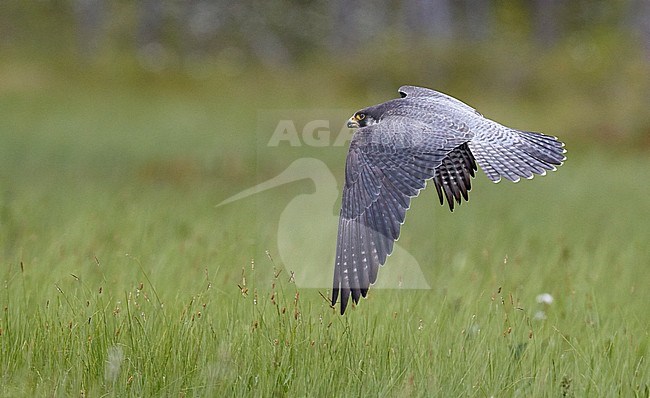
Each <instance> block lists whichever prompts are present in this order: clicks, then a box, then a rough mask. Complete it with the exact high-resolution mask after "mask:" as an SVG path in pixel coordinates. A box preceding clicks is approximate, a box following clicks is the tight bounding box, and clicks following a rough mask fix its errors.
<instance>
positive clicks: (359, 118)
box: [356, 113, 366, 120]
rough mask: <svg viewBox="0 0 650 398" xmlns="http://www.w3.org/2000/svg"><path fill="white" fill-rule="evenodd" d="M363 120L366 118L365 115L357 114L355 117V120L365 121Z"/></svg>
mask: <svg viewBox="0 0 650 398" xmlns="http://www.w3.org/2000/svg"><path fill="white" fill-rule="evenodd" d="M365 118H366V114H365V113H357V116H356V119H357V120H363V119H365Z"/></svg>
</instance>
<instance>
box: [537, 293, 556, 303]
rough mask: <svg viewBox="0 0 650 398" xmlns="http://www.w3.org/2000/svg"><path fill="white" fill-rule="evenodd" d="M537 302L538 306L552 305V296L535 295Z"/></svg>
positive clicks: (546, 294) (545, 294) (544, 294)
mask: <svg viewBox="0 0 650 398" xmlns="http://www.w3.org/2000/svg"><path fill="white" fill-rule="evenodd" d="M537 302H538V303H540V304H547V305H551V304H553V296H551V295H550V294H548V293H542V294H538V295H537Z"/></svg>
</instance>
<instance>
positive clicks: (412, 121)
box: [331, 86, 566, 314]
mask: <svg viewBox="0 0 650 398" xmlns="http://www.w3.org/2000/svg"><path fill="white" fill-rule="evenodd" d="M399 94H400V97H401V98H397V99H393V100H390V101H387V102H384V103H382V104H379V105H374V106H371V107H368V108H365V109H362V110H360V111H358V112H356V113H355V114H354V115H353V116H352V117H351V118H350V119H349V120H348V122H347V126H348V127H349V128H355V129H357V131H356V132H355V133H354V136H353V137H352V141H351V142H350V149H349V151H348V156H347V159H346V164H345V184H344V186H343V196H342V201H341V212H340V216H339V227H338V237H337V242H336V260H335V266H334V287H333V289H332V299H331V303H332V306H334V305H335V304H336V302H337V301H338V300H339V298H340V306H341V314H343V313H345V309H346V307H347V305H348V302H349V300H350V297H351V298H352V302H353V303H354V304H358V303H359V300H360V298H361V297H366V295H367V293H368V289H369V287H370V285H372V284H373V283H375V282H376V281H377V273H378V271H379V266H381V265H384V263H385V262H386V259H387V257H388V256H389V255H390V254H391V252H392V251H393V244H394V243H395V241H396V240H397V238H398V237H399V233H400V228H401V226H402V224H403V223H404V218H405V216H406V210H407V209H408V208H409V206H410V203H411V198H413V197H415V196H417V195H418V193H419V192H420V191H421V190H422V189H424V188H425V186H426V182H427V181H428V180H433V183H434V185H435V187H436V191H437V193H438V199H439V200H440V204H441V205H444V202H445V201H446V202H447V205H448V206H449V210H451V211H453V210H454V206H455V205H456V204H458V205H460V204H461V203H462V201H463V199H464V200H465V201H467V200H469V195H468V194H469V191H470V189H471V180H472V178H473V177H474V174H475V172H476V171H477V170H478V166H480V167H481V169H482V170H483V172H484V173H485V174H486V175H487V177H488V178H489V179H490V180H491V181H493V182H495V183H496V182H499V181H500V180H501V178H502V177H503V178H505V179H507V180H510V181H513V182H517V181H519V180H520V179H521V177H524V178H526V179H531V178H533V176H534V175H545V174H546V171H547V170H552V171H554V170H556V168H557V166H561V165H562V163H563V162H564V160H566V157H565V156H564V153H566V150H565V149H564V143H563V142H561V141H559V140H558V139H557V137H553V136H548V135H545V134H541V133H534V132H529V131H520V130H515V129H512V128H509V127H506V126H503V125H501V124H499V123H497V122H495V121H493V120H490V119H488V118H485V117H484V116H483V115H481V114H480V113H479V112H477V111H476V110H475V109H474V108H472V107H470V106H469V105H467V104H465V103H464V102H462V101H460V100H457V99H456V98H453V97H450V96H448V95H446V94H443V93H440V92H438V91H434V90H431V89H428V88H423V87H415V86H402V87H400V88H399Z"/></svg>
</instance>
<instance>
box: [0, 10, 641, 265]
mask: <svg viewBox="0 0 650 398" xmlns="http://www.w3.org/2000/svg"><path fill="white" fill-rule="evenodd" d="M648 21H650V6H649V5H648V3H647V2H646V1H641V0H639V1H616V2H611V1H575V2H570V3H565V2H560V1H533V2H500V1H483V2H471V1H464V2H453V1H440V0H437V1H413V2H407V3H404V4H402V3H400V2H394V1H379V2H367V1H361V2H355V3H353V4H350V3H348V2H345V1H340V0H339V1H332V2H319V1H287V2H266V1H254V0H253V1H199V0H195V1H183V2H180V1H153V0H147V1H139V2H130V1H115V2H109V1H102V0H77V1H64V0H51V1H38V2H22V1H14V0H9V1H3V2H2V4H1V5H0V54H1V55H0V139H1V143H2V144H1V145H0V178H1V180H0V181H1V182H0V184H1V187H0V188H1V189H0V200H1V203H2V206H3V207H2V212H0V222H1V223H2V224H1V225H2V239H3V246H4V256H5V259H4V260H3V261H4V262H5V263H9V264H13V265H14V266H15V265H17V264H18V263H19V262H20V261H24V262H33V261H34V259H33V258H32V257H30V253H38V251H30V248H32V247H31V246H33V245H35V244H37V243H36V242H41V244H43V245H47V243H43V242H44V241H45V242H47V239H45V238H42V237H41V238H40V239H39V238H38V237H39V236H42V235H39V234H38V233H36V232H34V228H36V229H39V228H41V229H42V231H48V232H49V233H52V234H55V235H56V234H58V236H62V235H61V234H63V233H65V229H66V228H70V224H71V223H72V224H74V221H71V220H75V219H77V218H75V217H78V218H79V220H80V221H77V223H79V224H85V223H87V222H88V221H87V220H88V216H90V217H91V218H92V217H95V220H96V221H97V225H96V226H95V228H100V226H101V228H103V229H102V230H101V231H100V232H96V235H94V234H92V233H91V234H90V235H88V234H84V236H83V238H85V239H88V240H89V242H87V243H86V244H84V245H83V247H84V248H85V249H84V250H85V254H84V255H85V256H86V258H85V259H84V260H83V261H87V260H88V258H90V259H92V257H93V256H98V257H99V255H98V253H101V252H102V250H103V249H105V247H106V245H107V243H106V239H109V238H110V240H111V241H114V244H115V245H116V246H115V247H118V248H120V250H123V251H125V252H127V251H128V250H129V249H127V248H126V247H124V245H126V246H134V245H135V243H133V242H126V243H125V242H121V241H120V239H119V235H120V230H121V229H122V228H124V225H122V224H120V225H116V226H114V230H111V227H110V220H105V219H102V217H101V214H102V212H103V210H101V209H102V207H101V206H102V204H103V206H108V207H111V206H112V207H117V208H118V210H119V211H122V210H123V212H122V213H120V214H128V208H129V205H133V206H134V208H137V210H133V211H134V212H138V213H141V212H142V209H141V208H140V207H138V206H136V205H134V204H133V203H134V202H138V203H140V204H141V205H142V206H144V207H145V208H147V206H150V211H152V212H160V214H163V215H166V217H168V218H170V217H172V218H173V219H174V221H173V222H172V224H174V223H176V224H178V225H176V224H174V225H175V226H174V227H173V228H174V229H173V231H175V232H174V233H177V234H178V236H180V237H187V236H192V231H194V228H196V224H195V221H193V220H184V219H183V206H184V204H183V203H177V201H178V198H182V197H183V195H185V194H190V193H191V194H192V195H201V202H200V205H199V206H200V208H201V209H203V210H202V212H201V213H200V215H197V216H196V217H197V218H199V217H200V218H201V219H202V220H205V222H206V225H213V228H214V230H209V229H208V227H207V226H206V233H205V234H206V235H209V234H211V233H212V234H214V238H213V239H214V240H215V242H212V243H214V244H215V245H217V243H216V242H217V241H218V242H219V243H218V244H219V245H225V246H226V247H229V248H230V249H228V250H230V251H231V252H232V254H233V255H234V256H235V257H236V258H238V259H239V260H241V261H247V260H246V259H248V258H250V257H253V255H252V253H253V251H254V250H255V249H254V247H256V246H257V244H256V243H255V241H254V239H251V240H237V239H238V237H240V235H238V233H237V232H233V230H234V229H236V227H233V225H239V223H238V222H237V220H236V218H237V217H243V216H242V215H239V216H238V215H236V214H232V212H230V213H228V212H225V213H224V212H223V211H222V210H215V209H214V205H216V204H217V203H219V202H220V201H221V200H223V199H225V198H226V197H228V196H230V195H232V194H234V193H236V192H238V191H239V190H241V189H243V188H245V187H249V186H251V185H253V184H254V183H256V182H259V181H264V180H266V179H268V178H270V177H272V176H274V175H276V174H278V173H279V172H281V171H282V170H283V169H284V168H286V167H287V165H288V164H289V163H290V161H291V160H292V159H294V158H298V157H305V156H312V157H317V158H319V159H322V160H324V161H325V162H326V163H327V164H328V165H329V166H330V168H331V169H332V171H333V173H334V174H335V175H336V176H337V178H338V181H339V184H340V183H341V176H342V169H343V164H344V159H345V152H346V148H345V147H344V146H333V145H330V146H326V147H309V146H306V145H301V146H300V147H290V146H289V145H284V144H283V145H279V146H278V147H273V148H269V147H267V146H266V144H267V142H268V139H269V137H270V134H271V133H272V132H273V131H272V129H273V128H274V125H273V120H271V121H270V122H269V123H262V122H261V121H262V120H264V121H267V122H268V121H269V115H275V114H277V115H278V118H281V117H282V115H284V114H288V115H301V114H303V115H304V114H309V115H312V117H315V118H317V117H318V116H319V115H320V114H322V115H323V116H322V117H323V118H324V119H327V120H331V122H332V126H336V127H332V130H333V131H334V132H337V131H339V127H338V126H341V125H342V123H343V122H344V120H345V118H347V117H348V115H350V114H352V113H353V112H354V111H356V110H357V109H360V108H363V107H365V106H368V105H370V104H375V103H378V102H381V101H384V100H387V99H390V98H394V97H395V96H396V89H397V88H398V87H399V86H400V85H402V84H414V85H422V86H427V87H431V88H434V89H437V90H440V91H443V92H446V93H449V94H451V95H453V96H455V97H458V98H460V99H462V100H464V101H466V102H467V103H469V104H470V105H472V106H474V107H476V108H477V109H478V110H479V111H480V112H482V113H483V114H484V115H486V116H487V117H490V118H492V119H495V120H498V121H500V122H502V123H504V124H506V125H508V126H511V127H514V128H520V129H527V130H534V131H542V132H545V133H548V134H553V135H557V136H559V137H561V139H562V140H564V141H565V142H566V143H567V148H568V150H569V153H568V156H569V162H579V161H580V159H588V161H590V162H593V167H595V168H599V167H607V164H608V162H618V161H619V159H622V158H627V159H629V160H627V161H630V162H634V161H635V160H634V159H644V158H645V157H647V153H648V150H649V149H650V138H649V137H650V117H648V110H647V106H648V104H649V103H650V28H649V26H648V25H649V23H648ZM283 110H288V111H286V112H285V111H283ZM332 115H335V116H332ZM271 119H272V117H271ZM337 123H338V124H337ZM285 144H286V143H285ZM601 161H602V162H601ZM569 164H570V163H569ZM565 167H566V166H565ZM628 177H629V178H636V179H637V180H638V182H641V181H643V179H644V178H645V177H643V170H640V171H639V175H638V176H625V178H628ZM482 178H483V177H482V176H480V178H479V179H482ZM554 178H555V177H554ZM478 184H482V182H478ZM572 184H580V182H579V181H574V182H572ZM291 189H293V188H291V187H289V188H287V190H288V191H286V192H284V194H285V195H286V197H287V198H289V197H290V196H291V195H295V193H296V192H300V191H301V190H304V189H305V187H298V188H296V189H295V190H294V191H291ZM600 192H602V195H605V196H606V195H610V194H611V189H610V188H609V187H605V186H603V187H602V189H601V191H600ZM165 195H168V196H167V197H168V198H170V199H169V203H165V202H164V198H165ZM194 197H195V196H192V198H194ZM262 200H264V202H265V204H264V206H267V207H269V208H270V209H271V210H268V212H269V213H273V211H275V213H273V214H275V215H277V213H278V212H280V211H281V210H282V208H283V206H284V205H285V204H286V203H287V202H286V200H285V201H282V200H278V201H268V200H265V199H264V198H263V199H262ZM140 201H141V202H140ZM193 203H194V202H193ZM80 204H83V205H80ZM87 205H88V206H91V208H93V207H92V206H94V209H95V212H96V213H97V214H94V213H93V214H94V215H93V214H90V215H88V214H86V215H83V216H82V215H79V212H80V209H85V208H86V207H85V206H87ZM120 206H122V207H120ZM188 206H189V205H188ZM192 206H195V205H192ZM274 206H275V207H274ZM639 206H640V209H639V210H640V211H641V212H644V211H646V210H647V209H646V208H645V207H646V206H643V205H642V204H639ZM112 207H111V208H112ZM114 210H115V209H114ZM89 211H90V210H89ZM336 211H337V210H336V209H335V208H334V209H332V214H335V213H336ZM38 212H43V215H42V217H40V218H39V216H38ZM45 213H47V216H46V215H45ZM91 213H92V212H91ZM226 213H227V214H226ZM26 214H31V215H32V216H33V217H35V218H34V219H33V220H31V221H26V220H28V219H26ZM229 218H235V220H230V219H229ZM153 219H154V218H153V216H152V220H153ZM32 224H36V225H38V227H35V226H34V225H32ZM50 224H51V225H50ZM165 225H169V223H167V224H165ZM226 226H227V227H226ZM242 228H244V227H242ZM208 230H209V231H210V232H208ZM52 231H58V232H52ZM241 233H242V234H245V232H241ZM229 234H230V235H229ZM45 236H48V235H47V234H46V235H45ZM89 236H90V237H94V238H92V239H91V238H89ZM178 236H177V235H172V237H168V240H165V238H160V239H161V242H169V241H170V240H171V241H174V239H177V237H178ZM93 239H95V240H96V242H95V241H93ZM142 239H143V240H145V239H146V237H143V238H142ZM229 239H230V240H229ZM206 245H207V243H206ZM242 245H244V246H243V247H245V249H243V250H242ZM272 245H273V239H272V238H270V239H269V240H268V242H263V243H262V244H260V246H261V247H263V248H264V249H268V248H269V247H271V246H272ZM135 246H136V247H137V245H135ZM248 249H250V250H251V251H248ZM106 250H107V251H110V250H108V249H106ZM215 250H217V249H215ZM218 250H224V249H223V247H220V248H219V249H218ZM80 261H81V260H80Z"/></svg>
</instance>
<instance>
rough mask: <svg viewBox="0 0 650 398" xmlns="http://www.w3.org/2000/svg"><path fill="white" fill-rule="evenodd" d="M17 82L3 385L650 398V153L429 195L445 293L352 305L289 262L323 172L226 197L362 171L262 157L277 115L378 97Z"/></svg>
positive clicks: (583, 152)
mask: <svg viewBox="0 0 650 398" xmlns="http://www.w3.org/2000/svg"><path fill="white" fill-rule="evenodd" d="M32 77H33V76H32ZM30 79H31V78H30ZM14 81H15V82H17V83H15V84H14V85H11V86H7V85H5V86H4V87H3V86H1V85H0V88H2V91H0V94H1V95H0V136H1V137H2V145H1V146H0V242H1V243H0V256H1V257H0V259H1V262H2V268H1V270H0V276H1V278H2V279H1V280H2V286H1V289H0V308H1V309H2V313H1V314H0V353H1V356H0V377H1V381H0V395H1V396H7V397H15V396H88V397H94V396H147V397H152V396H343V395H347V396H350V395H351V396H360V395H367V396H441V397H443V396H444V397H454V396H478V397H491V396H498V397H502V396H518V397H544V396H549V397H558V396H559V397H573V396H575V397H580V396H585V397H586V396H595V397H611V396H621V397H648V396H649V395H650V365H649V358H648V355H649V354H650V336H649V330H650V307H649V306H648V303H650V293H649V290H648V287H649V286H650V273H648V266H649V265H650V247H649V246H648V242H650V228H649V227H648V220H649V219H650V202H649V201H648V197H650V186H648V184H647V180H648V178H647V176H646V171H647V170H648V169H650V158H649V157H648V153H647V152H643V151H638V150H628V151H625V150H622V149H621V148H615V149H613V150H608V149H607V148H605V147H602V146H601V147H599V146H596V145H594V146H591V145H586V144H585V143H584V142H581V143H576V144H574V145H572V141H571V138H572V136H571V135H570V134H567V135H566V136H563V137H562V138H565V139H566V141H567V146H568V149H569V153H568V156H569V160H568V161H567V163H566V164H565V165H564V166H562V167H561V168H560V170H559V171H558V172H557V173H550V175H548V176H546V177H543V178H535V179H534V180H532V181H523V182H521V183H518V184H510V183H507V182H502V183H500V184H498V185H494V184H492V183H490V182H489V181H487V179H486V178H485V176H483V175H482V174H479V175H478V178H477V179H476V180H475V186H474V188H473V191H472V193H471V201H470V203H468V204H463V205H462V206H460V208H458V209H457V210H456V211H455V212H454V213H453V214H450V213H449V211H448V210H447V209H446V208H443V207H441V206H439V205H438V204H437V203H436V201H437V198H436V197H435V192H434V191H433V190H427V191H425V192H424V193H423V194H422V195H420V197H418V198H417V199H415V200H414V202H413V206H412V209H411V210H410V211H409V213H408V215H407V222H406V224H405V226H404V228H403V233H402V237H401V238H400V244H401V245H402V246H404V247H407V248H408V250H409V251H410V252H411V253H412V254H413V255H414V256H415V257H416V258H417V259H418V261H419V263H420V265H421V266H422V269H423V272H424V274H425V275H426V278H427V281H428V283H429V284H430V285H431V286H432V289H430V290H408V289H402V290H399V289H398V290H386V289H374V290H371V292H370V295H369V298H368V299H366V300H363V301H362V302H361V304H360V305H359V306H358V307H355V308H351V309H350V310H349V312H348V313H347V314H346V315H345V316H340V315H338V309H332V308H330V306H329V304H328V303H327V301H326V300H325V299H324V298H323V296H325V297H328V296H329V290H328V289H299V288H297V287H296V285H295V284H294V283H292V280H291V277H290V271H291V270H289V269H285V268H284V265H283V263H282V261H281V260H279V257H278V253H277V251H278V249H277V242H276V237H275V235H274V234H275V232H276V229H277V228H276V225H277V222H278V219H279V217H280V213H281V212H282V210H283V208H284V207H285V206H286V204H287V203H288V202H289V201H290V200H291V199H292V198H293V197H295V195H297V194H298V193H301V192H303V191H308V190H309V189H310V188H309V184H306V183H304V182H297V183H295V184H291V185H289V186H287V187H286V188H284V189H280V190H273V191H268V192H266V193H264V194H261V195H262V196H261V198H260V199H259V201H262V202H263V203H265V204H266V205H265V207H264V209H265V211H263V212H260V211H259V203H258V202H256V201H255V200H253V201H248V202H246V201H242V202H240V203H237V204H234V205H233V206H230V207H227V208H224V207H215V206H216V205H217V204H218V203H219V202H220V201H222V200H223V199H225V198H226V197H228V196H230V195H232V194H234V193H236V192H238V191H239V190H241V189H244V188H246V187H249V186H251V185H253V184H255V183H256V182H259V181H263V180H265V179H267V178H270V177H272V176H274V175H276V174H277V173H279V172H280V171H281V170H282V169H283V168H285V167H286V166H287V165H288V163H289V162H290V160H291V159H290V157H291V156H293V157H296V156H297V155H300V156H303V152H302V151H304V154H309V156H319V157H320V158H322V159H323V160H325V161H326V162H327V164H328V165H330V167H331V168H332V171H333V172H334V174H335V175H336V176H337V178H338V181H339V184H340V183H341V181H342V172H343V171H342V167H343V163H344V158H345V152H346V149H345V148H331V147H330V148H326V149H322V148H321V149H319V148H299V149H297V150H293V152H292V151H290V150H287V149H286V148H285V149H282V148H278V149H277V150H269V151H264V150H260V148H259V147H260V142H259V141H260V132H259V131H256V130H257V129H258V128H259V127H258V126H257V124H256V123H257V114H256V112H257V110H258V109H275V108H277V109H283V108H298V107H303V108H312V109H318V107H322V108H325V107H328V106H329V108H337V109H340V108H341V107H349V108H350V111H351V112H352V111H354V110H356V109H357V108H359V107H360V106H359V105H365V104H360V103H359V102H357V101H355V100H350V99H348V100H346V101H344V102H345V103H343V104H341V103H340V99H337V98H338V97H337V94H336V93H335V92H334V91H330V92H327V93H325V94H324V95H323V96H321V97H318V98H311V99H308V98H307V97H308V96H307V95H306V94H302V93H301V92H298V91H296V90H293V91H291V90H289V92H288V94H286V95H284V96H280V97H278V96H276V95H275V93H277V92H278V91H279V90H280V87H281V84H280V83H273V82H271V83H268V82H267V83H265V84H266V86H264V87H263V88H262V89H261V92H259V93H256V96H255V97H254V98H255V99H250V98H253V96H252V94H253V89H252V88H248V89H247V88H243V92H242V91H238V92H237V93H233V94H232V95H231V96H230V97H229V100H226V99H224V96H222V95H215V91H214V90H212V88H213V87H209V86H208V87H194V88H191V89H188V90H182V89H179V87H176V86H174V85H170V86H169V87H166V88H162V89H161V88H158V89H156V88H150V87H147V85H146V84H142V86H141V87H137V88H125V87H124V86H121V85H119V84H117V85H115V86H114V85H112V84H109V83H110V82H109V83H106V82H104V83H94V82H92V81H90V80H88V81H84V80H83V77H82V78H81V81H75V82H74V84H71V82H69V81H65V82H63V83H39V80H38V79H36V80H35V83H33V82H32V80H30V82H32V83H33V84H34V85H35V86H33V87H32V86H30V85H28V84H26V83H25V84H23V83H24V82H23V83H21V80H20V76H14ZM43 81H44V82H47V81H49V80H47V79H46V78H45V77H44V78H43ZM55 81H56V80H55ZM152 86H153V87H158V86H155V85H152ZM391 95H392V93H391ZM332 103H336V104H337V105H336V106H332V105H331V104H332ZM269 104H270V105H269ZM484 113H486V114H489V112H485V111H484ZM512 113H513V114H517V112H515V111H514V110H513V111H512ZM504 114H505V111H504ZM495 117H496V116H495ZM506 122H507V120H506ZM522 123H523V121H522ZM551 123H552V122H551ZM533 126H534V125H533ZM547 127H548V126H544V128H547ZM555 127H557V126H555ZM558 129H559V128H558ZM556 133H557V134H558V135H560V136H562V131H556ZM262 146H263V142H262ZM304 156H307V155H304ZM287 159H288V160H287ZM335 213H336V208H332V214H335ZM305 222H309V219H305ZM315 230H317V226H315ZM322 245H325V246H327V247H331V250H332V251H333V250H334V245H335V242H333V241H323V242H322ZM267 252H268V254H267ZM322 266H323V267H325V268H326V269H327V270H328V272H331V271H329V270H330V268H331V267H332V264H330V263H329V262H324V263H323V264H322ZM386 267H391V263H390V260H389V262H388V264H387V265H386ZM381 275H382V274H381V272H380V274H379V278H380V279H381ZM542 293H549V294H551V295H552V297H553V298H554V300H553V302H552V303H551V304H544V303H538V302H537V301H536V297H537V296H538V295H539V294H542Z"/></svg>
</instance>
